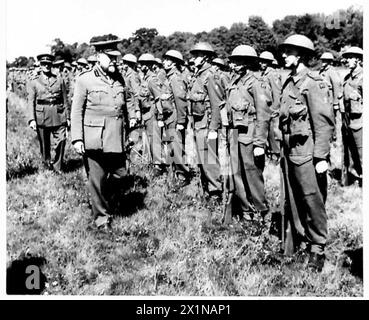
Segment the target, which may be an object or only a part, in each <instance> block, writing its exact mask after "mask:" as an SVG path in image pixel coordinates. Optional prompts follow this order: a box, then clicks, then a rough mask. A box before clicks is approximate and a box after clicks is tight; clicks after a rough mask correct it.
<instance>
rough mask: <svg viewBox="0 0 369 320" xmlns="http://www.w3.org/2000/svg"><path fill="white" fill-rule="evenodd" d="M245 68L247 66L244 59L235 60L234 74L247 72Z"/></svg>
mask: <svg viewBox="0 0 369 320" xmlns="http://www.w3.org/2000/svg"><path fill="white" fill-rule="evenodd" d="M245 68H246V65H245V61H244V60H243V59H235V60H234V67H233V70H234V72H236V73H241V72H243V70H245Z"/></svg>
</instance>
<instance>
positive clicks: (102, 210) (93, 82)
mask: <svg viewBox="0 0 369 320" xmlns="http://www.w3.org/2000/svg"><path fill="white" fill-rule="evenodd" d="M118 42H119V40H110V41H101V42H94V43H91V45H94V46H95V48H96V51H98V53H97V60H98V62H97V63H96V65H95V66H94V68H93V69H91V70H87V71H85V72H83V73H81V74H80V76H79V77H78V78H77V80H76V84H75V89H74V96H73V104H72V119H71V120H72V123H71V136H72V143H73V146H74V147H75V149H76V150H77V152H78V153H80V154H83V155H84V156H85V157H86V160H87V163H88V179H89V183H88V186H89V191H90V194H91V202H92V212H93V216H94V220H95V224H96V226H97V227H98V228H104V229H108V228H109V226H110V222H111V217H112V213H113V210H114V204H113V203H112V202H111V199H112V198H114V197H113V194H107V193H106V191H107V190H109V189H110V190H113V192H116V191H119V186H120V183H121V179H122V178H123V177H124V175H125V174H126V155H125V139H126V138H125V134H126V132H127V128H128V125H127V124H128V121H129V116H128V114H127V110H128V109H129V108H128V106H129V105H130V103H131V101H132V100H131V98H130V96H128V91H127V90H125V86H124V81H123V78H122V76H121V74H120V73H119V72H118V70H117V67H116V64H115V61H114V60H115V58H116V55H115V54H116V53H117V51H116V50H115V51H112V49H113V48H114V47H116V44H117V43H118ZM112 185H113V186H114V188H113V187H112ZM109 186H110V187H111V188H109Z"/></svg>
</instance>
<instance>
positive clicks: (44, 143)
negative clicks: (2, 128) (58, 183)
mask: <svg viewBox="0 0 369 320" xmlns="http://www.w3.org/2000/svg"><path fill="white" fill-rule="evenodd" d="M37 59H38V61H39V63H40V68H41V72H40V73H39V74H37V75H36V76H34V77H33V78H32V79H31V80H30V81H29V83H28V85H27V96H28V97H27V101H28V110H29V116H28V124H29V126H30V127H31V128H32V129H33V130H35V131H37V137H38V140H39V143H40V150H41V155H42V161H43V164H44V166H45V167H46V168H47V169H52V170H54V171H55V172H57V173H61V171H62V169H63V157H64V150H65V142H66V128H67V126H68V125H69V121H70V105H69V103H68V99H67V92H66V87H65V83H64V81H63V79H62V77H60V76H57V75H55V74H54V73H52V72H51V68H52V62H53V59H54V56H53V55H51V54H40V55H38V56H37ZM51 135H52V137H53V140H54V143H53V144H54V148H53V149H54V151H55V156H54V159H53V160H51V142H50V136H51Z"/></svg>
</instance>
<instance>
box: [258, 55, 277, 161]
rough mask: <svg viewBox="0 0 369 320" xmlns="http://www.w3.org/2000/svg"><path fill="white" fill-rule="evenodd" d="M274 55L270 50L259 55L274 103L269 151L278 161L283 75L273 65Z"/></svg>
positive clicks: (264, 77) (262, 70)
mask: <svg viewBox="0 0 369 320" xmlns="http://www.w3.org/2000/svg"><path fill="white" fill-rule="evenodd" d="M274 61H275V59H274V56H273V54H272V53H271V52H269V51H263V52H262V53H261V54H260V55H259V62H260V70H261V77H262V78H263V79H264V81H265V82H266V83H268V85H269V88H270V90H271V96H272V99H273V103H272V105H271V106H270V109H271V111H272V118H271V121H270V125H269V130H268V153H269V155H270V157H271V159H272V160H274V161H278V159H279V157H280V152H281V150H280V144H281V139H282V134H281V132H280V130H279V109H280V99H281V90H282V79H281V75H280V74H279V73H278V72H276V70H275V69H274V67H273V62H274Z"/></svg>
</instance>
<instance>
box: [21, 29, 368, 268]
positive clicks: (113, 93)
mask: <svg viewBox="0 0 369 320" xmlns="http://www.w3.org/2000/svg"><path fill="white" fill-rule="evenodd" d="M118 42H119V41H117V40H116V41H103V42H95V43H91V44H92V45H94V46H95V49H96V52H97V53H96V56H95V57H96V59H95V60H96V61H94V66H93V67H92V68H90V69H87V68H86V70H81V72H80V74H79V75H78V76H77V77H76V79H75V80H73V79H70V80H68V79H66V75H65V74H64V75H62V76H58V75H56V74H55V73H53V72H52V71H51V65H52V60H53V56H52V55H49V54H42V55H40V56H38V60H39V63H40V67H41V72H40V73H39V74H36V75H34V76H33V77H32V78H31V80H30V81H29V83H28V85H27V91H28V110H29V111H30V113H29V125H30V127H31V128H32V129H34V130H36V131H37V134H38V138H39V141H40V148H41V153H42V156H43V161H44V163H45V165H46V167H48V168H53V169H54V170H55V171H57V172H60V171H61V170H62V159H63V154H64V149H65V140H66V129H67V128H68V126H69V125H71V139H72V144H73V146H74V148H75V149H76V150H77V152H78V153H80V154H82V155H83V157H84V160H85V164H86V170H87V173H88V179H89V181H88V186H89V192H90V195H91V203H92V211H93V216H94V220H95V224H96V226H97V227H98V228H102V229H108V228H109V226H110V222H111V217H112V208H111V204H110V203H109V199H108V198H107V196H106V195H105V194H104V192H103V189H104V183H105V181H106V178H107V177H108V176H109V179H110V183H113V184H116V185H117V186H118V185H119V183H120V181H121V179H122V178H123V177H124V176H125V175H126V173H127V169H128V168H127V161H126V160H127V153H126V144H127V141H131V140H134V141H135V139H136V138H135V134H134V133H135V130H134V129H135V128H137V127H138V126H141V127H143V129H144V133H145V134H146V138H147V141H148V143H147V146H148V147H147V148H146V149H147V150H146V151H147V152H148V154H149V155H150V160H151V164H152V167H153V171H154V175H156V176H158V175H161V174H162V173H163V172H165V171H166V170H167V169H168V167H169V166H171V167H172V168H173V171H174V176H175V181H176V183H177V184H178V185H179V186H180V187H184V186H186V185H187V184H189V182H190V177H191V175H190V166H189V164H188V163H187V161H186V157H185V152H184V151H185V147H184V144H185V143H184V141H185V136H186V128H190V129H193V134H194V141H195V146H196V154H197V157H198V161H197V164H198V166H199V169H200V176H201V185H202V189H203V190H204V195H205V196H206V197H207V200H208V201H209V202H211V203H213V204H215V205H217V204H219V205H220V201H221V199H222V198H223V200H224V222H225V223H227V224H229V223H231V222H232V216H234V215H235V214H237V215H239V216H240V217H242V218H243V219H244V220H247V221H255V220H261V221H263V220H264V217H265V216H266V215H267V214H268V212H269V208H268V204H267V201H266V196H265V188H264V178H263V170H264V166H265V152H266V151H267V152H269V153H270V156H271V157H272V158H273V159H274V160H276V161H277V162H280V165H281V208H280V209H281V211H282V212H281V218H282V225H283V228H281V229H282V232H281V237H282V240H283V241H282V242H283V250H284V252H285V253H286V254H291V253H293V252H296V251H301V250H302V251H304V252H308V253H309V264H308V265H309V266H310V267H312V268H313V269H315V270H319V271H320V270H321V269H322V267H323V265H324V260H325V255H324V247H325V244H326V241H327V214H326V209H325V200H326V197H327V170H328V163H329V152H330V142H331V141H332V140H334V138H335V134H334V132H335V122H336V121H335V114H336V113H337V110H340V113H341V114H342V122H343V126H342V137H343V143H344V147H345V149H349V151H350V152H349V153H350V155H351V158H352V159H353V167H354V168H355V170H356V172H357V174H358V175H359V176H360V177H361V173H362V169H361V168H362V162H361V159H362V68H361V60H362V50H361V49H360V48H357V47H352V48H349V49H348V50H346V52H345V53H344V54H343V56H344V57H345V58H347V64H348V67H349V69H350V72H349V74H348V75H347V76H346V77H345V79H344V82H343V90H342V85H341V84H340V81H339V77H338V76H337V75H336V74H335V71H334V70H332V67H331V66H330V64H331V61H332V57H331V56H330V55H329V54H324V55H323V56H322V57H321V58H322V60H323V61H324V63H323V67H322V69H321V70H320V72H312V71H310V70H309V69H308V67H307V65H308V60H309V58H310V57H311V56H312V54H313V53H314V45H313V43H312V42H311V41H310V39H308V38H307V37H305V36H303V35H293V36H290V37H288V38H287V39H286V40H285V41H284V43H283V44H282V46H281V49H282V52H283V58H284V60H285V66H286V68H288V69H290V70H291V73H290V74H289V75H288V76H287V78H286V79H283V81H282V79H281V76H280V74H279V73H278V72H277V71H276V70H275V69H274V68H273V67H272V63H273V60H274V57H273V56H272V54H271V53H270V52H263V53H262V54H261V55H260V56H259V57H258V56H257V54H256V51H255V49H254V48H253V47H251V46H249V45H239V46H237V47H236V48H235V49H234V50H233V51H232V54H231V55H230V56H229V60H230V66H231V71H232V72H226V71H224V70H223V67H224V62H223V61H222V60H221V59H216V58H215V56H216V55H215V51H214V50H213V48H212V47H211V45H210V44H208V43H198V44H196V45H195V46H194V47H193V48H192V50H191V54H192V55H193V59H192V61H193V65H192V68H193V69H192V70H191V69H185V68H184V59H183V57H182V54H181V53H180V52H178V51H176V50H169V51H168V52H167V53H166V54H165V55H164V56H163V63H162V65H163V67H164V68H159V67H158V66H159V65H160V64H159V62H158V60H157V59H155V58H154V56H152V55H151V54H149V53H145V54H143V55H141V56H140V57H139V59H138V61H137V59H136V57H135V56H133V55H132V54H127V55H125V56H124V57H123V59H122V60H121V61H122V64H121V65H117V63H116V62H117V56H118V55H119V54H120V53H119V51H117V50H115V48H114V47H115V46H116V44H117V43H118ZM214 58H215V59H214ZM79 62H80V65H86V66H87V63H88V61H79ZM96 62H97V63H96ZM137 63H138V64H139V66H140V68H139V72H137V69H136V65H137ZM160 63H161V62H160ZM259 63H260V67H261V73H260V74H258V73H256V72H254V71H255V70H257V69H258V68H259ZM163 70H165V73H164V71H163ZM191 71H192V72H191ZM66 83H67V85H66ZM342 98H343V99H342ZM70 105H71V112H70ZM188 121H189V122H190V123H188ZM51 134H52V135H53V137H54V145H55V151H56V152H55V158H54V160H53V161H51V159H50V135H51ZM136 134H137V132H136ZM163 145H165V148H163ZM222 148H223V149H222ZM162 150H166V152H164V153H163V152H162ZM220 150H223V152H220ZM346 151H348V150H346ZM347 153H348V152H347ZM222 157H223V160H222ZM226 158H228V161H224V159H226ZM219 159H221V161H219ZM349 159H350V158H349V157H348V156H345V157H344V161H345V166H346V167H348V162H347V161H348V160H349ZM343 171H344V170H343ZM222 176H223V184H222ZM344 181H345V183H347V178H345V179H344ZM114 189H116V188H112V190H114ZM222 192H223V197H222Z"/></svg>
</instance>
